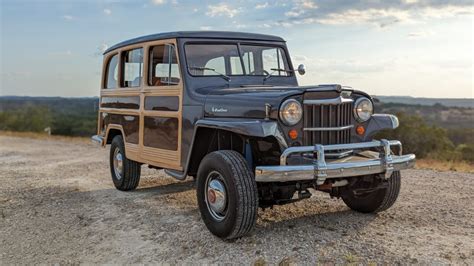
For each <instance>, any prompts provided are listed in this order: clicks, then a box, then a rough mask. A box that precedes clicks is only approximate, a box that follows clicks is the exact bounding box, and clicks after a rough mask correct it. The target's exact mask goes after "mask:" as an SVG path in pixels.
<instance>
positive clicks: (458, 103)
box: [374, 96, 474, 108]
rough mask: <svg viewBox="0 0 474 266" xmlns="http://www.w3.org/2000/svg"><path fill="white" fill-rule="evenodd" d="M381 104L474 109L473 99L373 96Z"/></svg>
mask: <svg viewBox="0 0 474 266" xmlns="http://www.w3.org/2000/svg"><path fill="white" fill-rule="evenodd" d="M374 97H375V98H377V99H379V100H380V101H381V102H383V103H403V104H409V105H435V104H441V105H444V106H447V107H467V108H474V99H469V98H459V99H448V98H421V97H420V98H418V97H411V96H374Z"/></svg>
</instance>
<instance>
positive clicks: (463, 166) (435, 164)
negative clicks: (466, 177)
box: [415, 159, 474, 173]
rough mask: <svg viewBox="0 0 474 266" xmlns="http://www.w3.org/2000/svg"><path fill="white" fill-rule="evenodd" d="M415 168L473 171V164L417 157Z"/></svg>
mask: <svg viewBox="0 0 474 266" xmlns="http://www.w3.org/2000/svg"><path fill="white" fill-rule="evenodd" d="M415 167H416V168H417V169H432V170H437V171H456V172H465V173H474V164H473V163H469V162H464V161H442V160H433V159H417V160H416V166H415Z"/></svg>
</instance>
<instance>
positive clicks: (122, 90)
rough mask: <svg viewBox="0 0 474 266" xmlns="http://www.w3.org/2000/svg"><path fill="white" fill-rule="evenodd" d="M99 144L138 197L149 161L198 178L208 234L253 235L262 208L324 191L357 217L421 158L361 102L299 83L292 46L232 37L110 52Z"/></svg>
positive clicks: (337, 90)
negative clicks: (384, 136) (380, 136)
mask: <svg viewBox="0 0 474 266" xmlns="http://www.w3.org/2000/svg"><path fill="white" fill-rule="evenodd" d="M102 72H103V75H102V76H103V78H102V87H101V90H100V110H99V121H98V132H97V135H95V136H93V137H92V139H93V140H94V141H96V142H97V143H99V144H100V145H102V146H106V145H107V144H110V169H111V175H112V180H113V183H114V185H115V187H116V188H117V189H119V190H123V191H128V190H133V189H135V188H136V187H137V186H138V183H139V180H140V169H141V165H142V164H147V165H148V166H149V167H152V168H157V169H165V172H166V173H167V174H169V175H171V176H173V177H175V178H177V179H180V180H184V179H185V178H186V177H187V176H193V177H195V178H196V179H197V180H196V182H197V202H198V205H199V209H200V211H201V216H202V219H203V221H204V222H205V224H206V226H207V227H208V229H209V230H210V231H211V232H212V233H213V234H215V235H217V236H219V237H221V238H223V239H233V238H238V237H241V236H243V235H245V234H247V233H248V232H249V231H251V229H252V228H253V227H254V225H255V221H256V217H257V210H258V207H261V208H266V207H271V206H272V205H275V204H286V203H291V202H294V201H297V200H301V199H305V198H309V197H310V196H311V194H310V192H309V189H310V188H311V189H315V190H319V191H323V192H327V193H329V194H330V195H331V196H333V197H338V198H342V200H343V201H344V202H345V203H346V204H347V205H348V206H349V207H350V208H351V209H353V210H356V211H359V212H379V211H383V210H386V209H388V208H389V207H391V206H392V205H393V203H394V202H395V200H396V199H397V197H398V194H399V191H400V179H401V176H400V170H402V169H406V168H410V167H413V165H414V162H415V155H413V154H407V155H403V154H402V145H401V143H400V142H399V141H397V140H374V139H373V136H374V134H375V133H377V132H379V131H380V130H385V129H394V128H396V127H397V126H398V119H397V118H396V117H395V116H393V115H386V114H374V110H373V99H372V98H371V97H370V96H369V95H367V94H366V93H364V92H362V91H358V90H354V89H352V88H350V87H344V86H341V85H337V84H331V85H317V86H298V82H297V79H296V73H299V74H305V67H304V66H303V65H300V66H299V67H298V68H296V69H295V68H294V67H293V64H292V62H291V60H290V56H289V52H288V49H287V47H286V44H285V41H284V40H283V39H282V38H280V37H276V36H269V35H261V34H252V33H236V32H206V31H202V32H171V33H161V34H155V35H149V36H144V37H139V38H136V39H131V40H128V41H125V42H122V43H119V44H117V45H115V46H113V47H111V48H109V49H108V50H107V51H105V53H104V64H103V71H102Z"/></svg>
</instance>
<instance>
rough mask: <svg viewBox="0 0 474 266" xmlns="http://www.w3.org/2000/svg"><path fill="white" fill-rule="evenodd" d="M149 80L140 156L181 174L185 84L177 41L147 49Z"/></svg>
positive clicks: (142, 96) (144, 102)
mask: <svg viewBox="0 0 474 266" xmlns="http://www.w3.org/2000/svg"><path fill="white" fill-rule="evenodd" d="M146 54H147V58H148V60H147V64H146V67H145V71H146V75H145V76H146V77H145V80H144V87H143V89H142V92H141V101H142V102H141V105H140V106H142V111H141V117H140V118H141V119H140V132H141V134H140V135H141V138H140V156H141V158H142V161H144V162H146V163H149V164H151V165H154V166H159V167H163V168H169V169H175V170H182V166H181V108H182V106H181V105H182V104H181V102H182V92H183V81H182V78H181V73H180V69H179V60H178V55H177V49H176V41H175V40H161V41H157V42H152V43H150V44H149V45H148V46H147V47H146Z"/></svg>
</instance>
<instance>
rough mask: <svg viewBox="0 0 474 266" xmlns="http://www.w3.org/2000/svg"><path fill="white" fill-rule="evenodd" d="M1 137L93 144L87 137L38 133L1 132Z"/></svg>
mask: <svg viewBox="0 0 474 266" xmlns="http://www.w3.org/2000/svg"><path fill="white" fill-rule="evenodd" d="M0 136H8V137H18V138H29V139H42V140H43V139H44V140H58V141H67V142H78V143H84V142H88V143H90V142H91V139H90V138H86V137H68V136H57V135H51V136H50V135H48V134H46V133H37V132H16V131H2V130H0Z"/></svg>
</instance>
